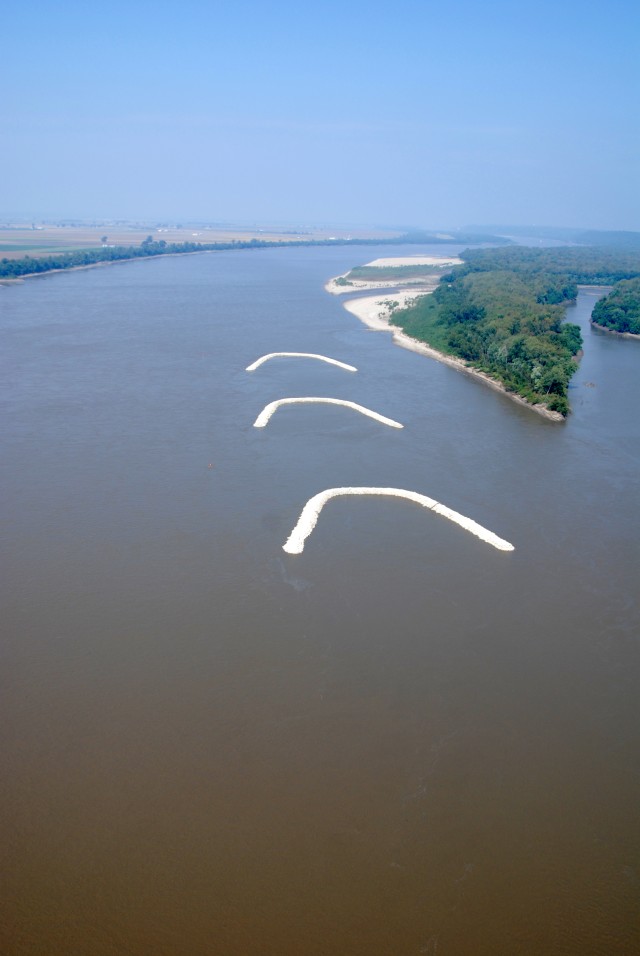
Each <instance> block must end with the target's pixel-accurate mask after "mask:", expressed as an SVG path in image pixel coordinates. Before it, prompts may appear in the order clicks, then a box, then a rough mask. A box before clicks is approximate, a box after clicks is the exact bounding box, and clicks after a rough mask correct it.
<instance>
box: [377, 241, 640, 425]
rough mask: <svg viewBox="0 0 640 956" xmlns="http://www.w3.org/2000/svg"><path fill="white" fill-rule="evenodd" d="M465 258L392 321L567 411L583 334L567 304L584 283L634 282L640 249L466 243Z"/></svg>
mask: <svg viewBox="0 0 640 956" xmlns="http://www.w3.org/2000/svg"><path fill="white" fill-rule="evenodd" d="M462 258H463V260H464V262H463V265H461V266H456V267H455V268H454V269H452V270H451V271H450V272H449V273H448V275H446V276H445V277H444V278H443V280H442V283H441V285H440V286H439V287H438V288H437V289H436V291H435V292H434V293H433V294H432V295H430V296H425V297H421V298H419V299H417V300H416V302H415V304H414V305H412V306H411V307H410V308H407V309H402V310H399V309H398V310H395V311H394V313H393V316H392V319H391V321H392V323H393V324H394V325H398V326H400V327H401V328H402V329H403V330H404V331H405V332H406V333H407V334H408V335H411V336H413V337H414V338H416V339H419V340H421V341H425V342H428V343H429V344H430V345H432V346H433V347H434V348H437V349H439V350H440V351H442V352H445V353H447V354H450V355H455V356H457V357H458V358H462V359H464V360H465V361H467V362H468V363H469V364H470V365H472V366H473V367H474V368H477V369H479V370H481V371H483V372H485V373H487V374H488V375H490V376H491V377H492V378H494V379H497V380H498V381H499V382H502V384H503V385H504V386H505V387H506V388H507V390H508V391H513V392H516V393H517V394H519V395H521V396H522V397H523V398H525V399H526V400H527V401H529V402H531V403H532V404H543V405H545V406H546V407H547V408H549V409H550V410H552V411H557V412H560V413H561V414H562V415H566V414H567V412H568V411H569V402H568V397H567V393H568V386H569V380H570V379H571V376H572V374H573V372H574V371H575V368H576V356H577V354H578V352H579V351H580V348H581V345H582V337H581V334H580V329H579V327H578V326H577V325H572V324H570V323H566V322H564V321H563V319H564V313H565V308H564V307H565V306H566V304H567V303H568V302H569V301H571V300H572V299H575V297H576V295H577V291H578V289H577V286H578V283H585V284H591V285H597V284H610V283H617V282H619V283H620V286H625V284H626V285H633V283H629V282H628V280H629V279H631V278H632V277H635V276H640V255H639V254H638V253H635V254H634V253H628V252H625V251H622V252H615V251H613V250H611V249H596V248H577V247H568V248H554V249H546V248H545V249H531V248H528V247H524V246H517V247H511V248H507V249H467V250H466V251H465V252H463V253H462ZM617 288H618V287H616V289H617ZM634 288H635V287H634ZM612 295H613V293H612ZM608 298H611V296H609V297H608ZM604 301H605V302H606V301H607V300H604Z"/></svg>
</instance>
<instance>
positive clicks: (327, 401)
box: [253, 398, 404, 428]
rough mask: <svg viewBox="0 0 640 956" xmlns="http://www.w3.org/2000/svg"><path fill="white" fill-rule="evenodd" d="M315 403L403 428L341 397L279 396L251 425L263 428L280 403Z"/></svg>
mask: <svg viewBox="0 0 640 956" xmlns="http://www.w3.org/2000/svg"><path fill="white" fill-rule="evenodd" d="M315 404H319V405H344V406H345V407H346V408H352V409H353V410H354V411H356V412H360V414H361V415H366V416H367V417H368V418H375V420H376V421H377V422H382V424H383V425H389V426H390V427H391V428H404V425H401V424H400V422H395V421H394V420H393V419H392V418H386V417H385V416H384V415H379V414H378V412H373V411H371V409H370V408H365V407H364V405H357V404H356V403H355V402H347V401H344V400H343V399H341V398H279V399H278V400H277V401H275V402H270V403H269V404H268V405H265V407H264V408H263V409H262V411H261V412H260V414H259V415H258V417H257V418H256V420H255V422H254V423H253V427H254V428H264V427H265V425H266V424H267V423H268V422H269V419H270V418H271V416H272V415H273V414H274V412H276V411H277V410H278V409H279V408H280V406H281V405H315Z"/></svg>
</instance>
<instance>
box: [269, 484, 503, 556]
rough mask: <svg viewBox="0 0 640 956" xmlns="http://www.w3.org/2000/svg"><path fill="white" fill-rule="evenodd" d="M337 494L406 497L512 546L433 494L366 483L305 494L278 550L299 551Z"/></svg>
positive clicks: (473, 531)
mask: <svg viewBox="0 0 640 956" xmlns="http://www.w3.org/2000/svg"><path fill="white" fill-rule="evenodd" d="M341 495H390V496H392V497H395V498H406V499H407V500H408V501H413V502H415V503H416V504H419V505H422V506H423V507H424V508H429V510H430V511H435V513H436V514H439V515H442V517H443V518H448V519H449V520H450V521H453V522H454V523H455V524H458V525H460V527H461V528H464V529H465V531H469V532H470V533H471V534H474V535H475V536H476V537H477V538H480V539H481V540H482V541H485V542H486V543H487V544H490V545H492V546H493V547H494V548H497V549H498V550H499V551H513V550H515V549H514V547H513V545H512V544H510V543H509V542H508V541H505V540H504V539H503V538H499V537H498V535H496V534H494V533H493V531H488V530H487V529H486V528H483V527H482V525H479V524H477V522H475V521H473V520H472V519H471V518H465V516H464V515H461V514H458V512H457V511H452V510H451V508H447V507H446V505H442V504H440V502H439V501H435V500H434V499H433V498H427V496H426V495H421V494H418V492H416V491H404V490H403V489H402V488H367V487H364V488H327V490H326V491H321V492H320V493H319V494H317V495H314V496H313V498H309V500H308V501H307V503H306V505H305V506H304V508H303V509H302V512H301V514H300V517H299V518H298V522H297V524H296V526H295V528H294V529H293V531H292V532H291V534H290V535H289V537H288V538H287V540H286V542H285V544H284V545H283V548H282V550H283V551H286V552H287V553H288V554H302V552H303V550H304V543H305V541H306V539H307V538H308V537H309V535H310V534H311V532H312V531H313V529H314V528H315V526H316V523H317V521H318V517H319V516H320V512H321V511H322V509H323V508H324V506H325V504H326V503H327V501H329V500H330V499H331V498H338V497H339V496H341Z"/></svg>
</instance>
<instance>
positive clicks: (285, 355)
mask: <svg viewBox="0 0 640 956" xmlns="http://www.w3.org/2000/svg"><path fill="white" fill-rule="evenodd" d="M273 358H310V359H318V360H319V361H320V362H328V363H329V365H337V366H338V368H344V369H346V370H347V372H357V371H358V369H357V368H356V367H355V366H354V365H347V363H346V362H339V361H338V359H332V358H329V357H328V356H327V355H316V353H315V352H269V354H268V355H263V356H261V358H259V359H256V360H255V362H252V363H251V365H247V367H246V369H245V372H255V370H256V369H257V368H259V367H260V366H261V365H263V364H264V362H268V361H269V360H270V359H273Z"/></svg>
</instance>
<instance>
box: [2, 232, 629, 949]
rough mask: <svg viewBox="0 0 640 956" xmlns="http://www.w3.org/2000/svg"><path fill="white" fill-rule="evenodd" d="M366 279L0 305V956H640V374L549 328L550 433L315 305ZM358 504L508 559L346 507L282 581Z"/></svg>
mask: <svg viewBox="0 0 640 956" xmlns="http://www.w3.org/2000/svg"><path fill="white" fill-rule="evenodd" d="M415 251H416V252H421V253H425V254H430V253H434V252H435V253H438V252H439V251H440V252H441V254H449V250H448V249H445V250H444V253H443V250H442V249H440V250H439V249H437V248H429V247H424V249H423V248H419V249H416V250H415ZM393 253H394V250H393V248H390V247H385V246H380V247H375V248H373V249H364V250H362V249H358V248H357V247H353V248H344V247H340V248H319V249H291V250H271V249H269V250H256V251H238V252H227V253H220V254H209V255H207V254H203V255H199V256H191V257H184V258H166V259H158V260H155V261H146V262H138V263H131V264H121V265H114V266H110V267H108V268H99V269H92V270H87V271H80V272H73V273H66V274H60V275H55V276H51V277H43V278H39V279H35V280H29V281H27V282H25V283H24V284H21V285H15V286H11V287H5V288H2V289H0V325H1V328H2V341H3V349H2V357H1V359H0V362H1V368H2V419H1V425H0V428H1V433H2V449H3V450H2V463H1V468H2V495H3V528H4V530H3V555H4V572H3V578H2V581H3V583H2V599H3V610H2V643H1V645H0V646H1V651H2V683H3V686H2V694H1V698H0V718H1V720H0V727H1V728H2V730H1V735H2V753H3V776H2V784H1V790H0V825H1V840H0V847H1V851H0V852H1V853H2V873H3V888H2V891H1V892H2V896H1V906H0V951H1V952H2V953H3V954H6V956H23V954H24V956H35V954H46V956H147V954H149V956H164V954H166V956H182V954H184V956H209V954H214V956H247V954H264V956H271V954H273V956H365V954H367V956H413V954H431V956H445V954H452V956H485V954H486V956H501V954H505V956H513V954H518V956H520V954H522V956H542V954H545V956H565V954H567V956H569V954H571V956H573V954H575V956H590V954H594V956H595V954H602V956H613V954H629V956H631V954H635V953H638V952H640V918H639V913H640V906H639V903H640V859H639V851H640V827H639V807H640V762H639V748H638V743H639V739H638V738H639V727H640V643H639V632H640V628H639V623H640V613H639V606H638V580H639V574H638V572H639V568H640V560H639V557H640V550H639V531H640V508H639V506H638V500H639V499H638V491H639V481H638V478H639V473H640V471H639V465H640V419H639V417H638V408H639V407H640V375H639V369H640V345H639V343H638V342H635V341H625V340H621V339H617V338H615V337H613V336H609V335H606V334H601V333H597V332H594V331H592V330H591V329H590V328H589V324H588V317H589V314H590V310H591V308H592V306H593V304H594V302H595V301H596V297H597V294H598V293H597V292H596V291H594V290H582V291H581V293H580V296H579V299H578V301H577V304H576V305H575V306H573V307H571V308H570V309H569V311H568V317H569V318H570V319H571V320H572V321H578V322H579V323H580V324H581V325H582V328H583V334H584V338H585V349H584V357H583V359H582V363H581V366H580V368H579V371H578V372H577V374H576V376H575V378H574V380H573V387H572V388H571V402H572V406H573V414H572V415H571V417H570V418H569V419H568V421H567V422H566V423H564V424H557V423H554V422H550V421H547V420H545V419H544V418H542V417H539V416H538V415H536V414H535V413H533V412H531V411H529V410H528V409H525V408H522V407H520V406H518V405H517V404H515V403H513V402H511V401H510V400H509V399H508V398H507V397H505V396H503V395H501V394H499V393H497V392H494V391H492V390H491V389H489V388H486V387H484V386H482V385H481V384H478V383H477V382H475V381H472V380H471V379H469V378H467V377H465V376H464V375H461V374H459V373H457V372H455V371H453V370H452V369H450V368H448V367H446V366H444V365H441V364H440V363H437V362H435V361H431V360H429V359H427V358H424V357H423V356H420V355H417V354H414V353H411V352H408V351H405V350H402V349H400V348H397V347H394V346H393V345H392V343H391V340H390V337H389V335H387V334H385V333H377V332H371V331H369V330H367V329H366V328H365V327H364V326H363V325H361V324H360V323H359V322H358V321H357V319H355V318H354V317H353V316H352V315H350V314H349V313H347V312H346V311H345V310H344V309H343V307H342V306H341V304H340V301H339V300H337V299H336V298H335V297H332V296H330V295H328V294H327V293H326V292H325V291H324V290H323V284H324V282H325V281H326V280H327V279H328V278H329V277H330V276H334V275H338V274H341V273H343V272H345V271H347V269H349V268H350V267H351V266H353V265H355V264H358V263H364V262H367V261H369V260H370V259H371V258H375V257H376V256H385V255H393ZM278 351H300V352H310V353H320V354H324V355H327V356H331V357H333V358H334V359H337V360H339V361H342V362H344V363H348V364H351V365H354V366H357V368H358V372H357V374H353V373H349V372H347V371H345V370H343V369H341V368H339V367H337V366H331V365H328V364H326V363H322V362H317V361H316V362H314V361H308V360H286V359H279V360H274V361H271V362H269V363H266V364H264V365H263V366H261V367H260V368H259V369H257V370H256V371H255V372H253V373H247V372H246V371H245V369H246V367H247V365H249V364H250V363H251V362H253V361H254V360H255V359H257V358H259V357H260V356H261V355H264V354H267V353H270V352H278ZM295 396H328V397H334V398H339V399H343V400H345V401H350V402H354V403H357V404H359V405H361V406H365V407H367V408H370V409H375V410H376V412H378V413H380V414H381V415H384V416H386V417H388V418H390V419H393V420H396V421H399V422H402V423H403V425H404V428H403V429H401V430H399V429H394V428H388V427H385V426H384V425H383V424H380V423H379V422H378V421H374V420H372V419H370V418H366V417H363V416H362V415H358V414H354V413H353V412H352V411H350V410H349V409H345V408H341V407H336V406H332V405H326V404H325V405H292V406H290V407H287V408H286V409H284V410H281V411H279V412H278V414H277V415H275V416H274V417H273V418H272V420H271V421H270V422H269V426H268V428H264V429H255V428H253V422H254V421H255V419H256V416H257V415H258V413H259V412H260V410H261V409H262V408H264V406H265V405H267V404H268V403H269V402H272V401H275V400H277V399H280V398H283V397H295ZM363 485H364V486H371V485H376V486H385V487H396V488H404V489H412V490H414V491H416V492H419V493H421V494H423V495H426V496H429V497H431V498H434V499H436V500H437V501H439V502H443V503H444V504H445V505H446V506H448V507H449V508H451V509H454V510H455V511H456V512H459V513H461V514H463V515H467V516H469V517H470V518H472V519H473V520H474V521H476V522H478V523H479V524H480V525H482V526H484V527H486V528H489V529H491V530H492V531H493V532H495V534H497V535H499V536H500V537H502V538H505V539H506V540H508V541H509V542H512V543H513V545H514V547H515V550H514V551H513V552H511V553H503V552H500V551H497V550H495V549H494V548H492V547H489V546H488V545H487V544H486V543H485V542H484V541H482V540H479V539H478V538H476V537H473V536H472V535H470V534H468V533H467V532H466V531H464V530H463V529H461V528H460V527H457V526H456V525H454V524H452V523H451V522H449V521H446V520H444V519H443V518H441V517H439V516H437V515H436V514H433V513H430V512H429V511H427V510H425V509H424V508H421V507H419V506H418V505H415V504H413V503H411V502H407V501H402V500H397V499H392V498H355V497H351V498H349V497H342V498H337V499H334V500H332V501H330V502H328V503H327V505H326V506H325V508H324V509H323V511H322V514H321V516H320V518H319V520H318V524H317V527H316V528H315V530H314V531H313V534H312V535H311V536H310V537H309V538H308V539H307V541H306V544H305V548H304V552H303V553H302V554H299V555H290V554H286V553H285V552H284V551H283V550H282V546H283V544H284V542H285V540H286V539H287V536H288V535H289V533H290V532H291V529H292V528H293V526H294V525H295V522H296V521H297V519H298V516H299V515H300V512H301V509H302V507H303V505H304V503H305V502H306V501H307V500H308V499H309V498H310V497H312V496H313V495H315V494H317V493H318V492H320V491H323V490H324V489H326V488H332V487H340V486H363Z"/></svg>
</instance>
